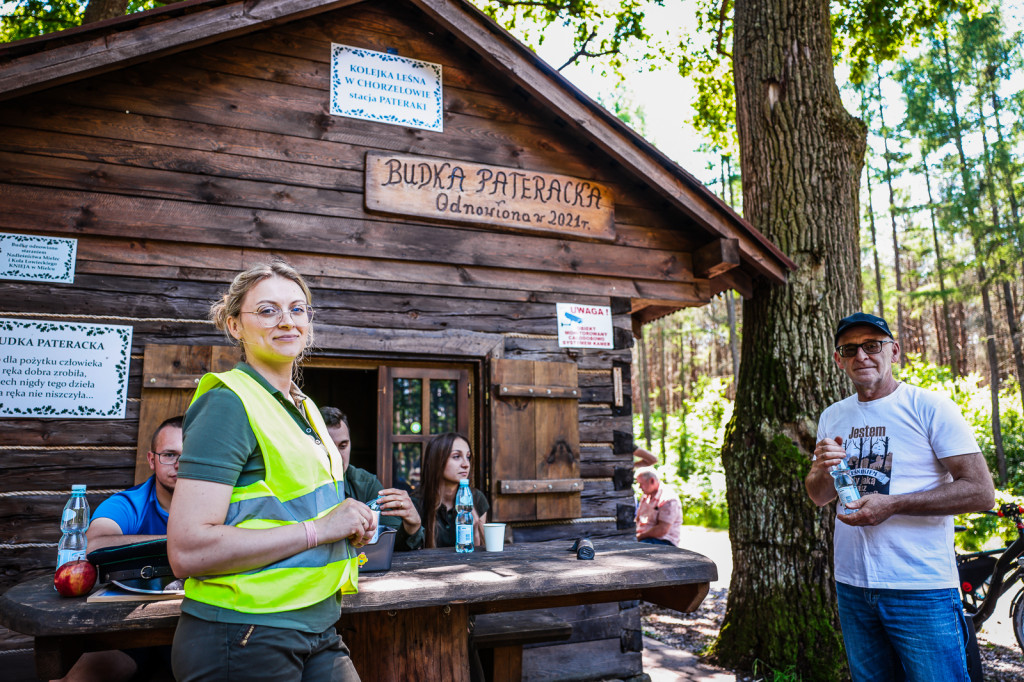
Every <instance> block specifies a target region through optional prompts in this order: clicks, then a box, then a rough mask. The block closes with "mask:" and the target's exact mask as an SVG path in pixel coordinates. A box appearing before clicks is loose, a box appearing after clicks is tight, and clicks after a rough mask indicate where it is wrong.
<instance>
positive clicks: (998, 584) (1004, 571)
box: [957, 504, 1024, 628]
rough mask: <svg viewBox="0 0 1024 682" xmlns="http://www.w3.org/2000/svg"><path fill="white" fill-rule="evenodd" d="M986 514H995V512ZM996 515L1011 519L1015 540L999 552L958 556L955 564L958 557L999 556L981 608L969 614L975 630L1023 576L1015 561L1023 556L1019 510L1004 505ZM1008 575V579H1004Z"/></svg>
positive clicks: (1023, 526)
mask: <svg viewBox="0 0 1024 682" xmlns="http://www.w3.org/2000/svg"><path fill="white" fill-rule="evenodd" d="M988 513H990V514H996V513H997V512H988ZM998 515H999V516H1001V517H1004V518H1007V517H1009V518H1012V519H1013V521H1014V522H1015V524H1016V526H1017V538H1016V539H1015V540H1014V541H1013V542H1011V543H1010V544H1009V545H1007V546H1006V547H1005V548H1004V549H1001V550H999V549H996V550H988V551H985V552H974V553H972V554H960V555H958V561H957V564H958V566H959V563H960V557H973V556H985V555H992V554H999V556H998V557H997V558H996V563H995V566H994V567H993V568H992V575H991V578H990V582H989V585H988V591H987V592H986V593H985V598H984V599H983V600H982V602H981V606H979V607H978V610H977V611H975V612H974V613H969V615H970V616H971V619H972V620H973V621H974V626H975V627H976V628H980V627H981V624H982V623H984V622H985V621H986V620H988V618H989V616H991V615H992V612H993V611H995V608H996V602H998V601H999V599H1000V597H1002V596H1003V595H1004V594H1006V593H1007V592H1008V591H1009V590H1010V588H1012V587H1013V586H1014V585H1016V584H1017V582H1018V581H1021V580H1022V575H1024V571H1022V569H1021V566H1020V564H1019V563H1018V561H1017V559H1018V557H1020V556H1021V555H1024V521H1022V518H1021V509H1020V507H1018V505H1016V504H1004V505H1002V506H1001V507H1000V509H999V512H998ZM1008 574H1009V579H1007V577H1006V576H1007V575H1008ZM965 606H966V604H965Z"/></svg>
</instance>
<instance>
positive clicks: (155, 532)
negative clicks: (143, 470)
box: [85, 417, 182, 552]
mask: <svg viewBox="0 0 1024 682" xmlns="http://www.w3.org/2000/svg"><path fill="white" fill-rule="evenodd" d="M181 424H182V418H181V417H171V418H170V419H167V420H166V421H164V422H163V423H162V424H160V426H158V427H157V429H156V432H155V433H154V434H153V439H152V441H151V442H150V449H149V452H147V453H146V461H147V462H149V468H150V469H152V470H153V475H152V476H150V477H149V478H147V479H146V480H145V481H143V482H142V483H140V484H139V485H137V486H135V487H134V488H129V489H128V490H123V491H121V492H119V493H117V494H115V495H112V496H110V497H108V498H107V499H106V500H104V501H103V502H102V503H100V506H99V507H97V508H96V513H95V514H93V517H92V522H91V523H90V524H89V530H88V532H87V533H86V534H85V536H86V539H87V540H88V541H89V551H90V552H92V551H94V550H97V549H100V548H101V547H111V546H115V545H127V544H130V543H132V542H142V541H143V540H158V539H160V538H165V537H167V510H168V509H170V508H171V495H173V494H174V484H175V483H176V482H177V480H178V458H179V457H181V443H182V435H181V433H182V432H181Z"/></svg>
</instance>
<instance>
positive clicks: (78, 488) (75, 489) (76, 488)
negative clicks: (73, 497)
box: [71, 483, 85, 493]
mask: <svg viewBox="0 0 1024 682" xmlns="http://www.w3.org/2000/svg"><path fill="white" fill-rule="evenodd" d="M71 492H72V493H84V492H85V484H84V483H76V484H74V485H73V486H71Z"/></svg>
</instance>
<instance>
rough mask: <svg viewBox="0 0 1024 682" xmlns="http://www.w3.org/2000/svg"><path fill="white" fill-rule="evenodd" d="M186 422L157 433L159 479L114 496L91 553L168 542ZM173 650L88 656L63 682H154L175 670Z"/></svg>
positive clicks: (101, 516)
mask: <svg viewBox="0 0 1024 682" xmlns="http://www.w3.org/2000/svg"><path fill="white" fill-rule="evenodd" d="M181 426H182V417H171V418H170V419H167V420H165V421H164V422H163V423H161V424H160V426H158V427H157V428H156V431H155V432H154V433H153V438H152V440H151V441H150V448H149V452H148V453H146V460H147V461H148V462H149V468H150V469H152V470H153V475H152V476H150V477H149V478H147V479H146V480H145V481H143V482H142V483H140V484H139V485H137V486H135V487H133V488H129V489H128V490H123V491H121V492H119V493H116V494H114V495H111V496H110V497H108V498H107V499H106V500H104V501H103V502H101V503H100V506H98V507H97V508H96V512H95V513H94V514H93V517H92V521H91V522H90V523H89V530H88V531H86V534H85V537H86V539H87V540H88V548H89V551H90V552H92V551H94V550H97V549H101V548H103V547H113V546H119V545H127V544H131V543H133V542H143V541H145V540H158V539H161V538H166V537H167V510H168V509H170V508H171V495H173V494H174V484H175V483H176V482H177V480H178V458H179V457H181V445H182V430H181ZM170 649H171V647H170V646H155V647H142V648H138V649H128V650H125V651H116V650H110V651H93V652H89V653H85V654H82V656H80V657H79V659H78V661H77V662H76V663H75V665H74V666H73V667H72V668H71V670H70V671H69V672H68V674H67V677H65V678H64V679H63V680H62V681H61V682H87V681H95V682H119V681H125V682H126V681H127V680H131V679H136V676H139V678H140V679H148V677H146V675H148V674H149V673H150V672H152V671H153V670H155V669H157V668H159V667H163V668H164V669H166V670H170Z"/></svg>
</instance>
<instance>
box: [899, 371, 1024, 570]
mask: <svg viewBox="0 0 1024 682" xmlns="http://www.w3.org/2000/svg"><path fill="white" fill-rule="evenodd" d="M908 360H909V362H908V363H907V366H906V367H904V368H903V369H902V370H901V371H900V372H899V378H900V379H901V380H904V381H906V382H908V383H911V384H914V385H915V386H920V387H922V388H927V389H928V390H931V391H936V392H939V393H943V394H945V395H947V396H949V397H950V398H951V399H952V400H953V402H955V403H956V404H957V406H958V407H959V408H960V410H961V412H962V413H963V415H964V418H965V419H966V420H967V423H968V424H970V425H971V428H972V429H973V430H974V436H975V438H977V439H978V446H979V447H980V448H981V452H982V454H984V455H985V459H986V461H987V462H988V465H989V470H991V471H992V472H993V473H995V472H996V453H995V443H994V442H993V439H992V398H991V390H990V388H989V386H987V385H984V386H983V385H982V383H981V382H982V377H981V375H980V374H968V375H967V376H965V377H954V376H953V373H952V372H951V371H950V370H949V367H947V366H945V365H935V364H932V363H926V362H921V360H920V358H919V357H918V356H916V355H909V356H908ZM999 412H1000V425H1001V428H1002V435H1003V451H1004V453H1005V455H1006V470H1007V472H1008V473H1009V474H1010V476H1009V480H1008V481H1007V485H1006V488H1005V489H1004V490H997V491H996V500H997V504H998V503H1003V502H1011V501H1017V499H1018V498H1019V497H1024V409H1022V407H1021V399H1020V389H1019V388H1018V387H1017V384H1016V382H1014V381H1012V380H1010V381H1006V382H1005V383H1004V384H1003V385H1002V387H1001V390H1000V392H999ZM956 523H957V525H960V526H966V527H967V531H966V532H963V533H957V536H956V542H957V545H958V546H960V547H963V548H964V549H966V550H971V551H973V550H976V549H979V548H981V547H982V546H987V545H988V544H989V543H991V542H993V541H994V540H993V538H994V537H996V536H998V537H1001V538H1002V539H1003V540H1007V541H1008V540H1011V539H1012V538H1013V537H1015V536H1016V529H1015V528H1013V527H1011V526H1010V524H1008V523H1007V522H1006V521H1003V520H1000V519H997V518H996V517H992V516H979V515H971V514H963V515H960V516H957V517H956ZM997 544H998V542H997Z"/></svg>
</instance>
